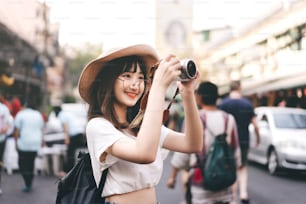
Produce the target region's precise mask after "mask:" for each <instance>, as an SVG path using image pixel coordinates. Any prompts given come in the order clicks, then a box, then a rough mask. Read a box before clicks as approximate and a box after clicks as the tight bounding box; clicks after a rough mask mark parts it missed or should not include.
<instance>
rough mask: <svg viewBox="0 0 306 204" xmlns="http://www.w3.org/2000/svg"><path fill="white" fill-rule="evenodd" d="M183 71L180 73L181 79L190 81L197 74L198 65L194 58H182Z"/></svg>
mask: <svg viewBox="0 0 306 204" xmlns="http://www.w3.org/2000/svg"><path fill="white" fill-rule="evenodd" d="M181 65H182V70H181V71H182V73H181V74H180V75H179V78H178V80H179V81H189V80H191V79H194V78H195V77H196V76H197V67H196V65H195V63H194V61H193V60H191V59H183V60H181Z"/></svg>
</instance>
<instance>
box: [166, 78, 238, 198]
mask: <svg viewBox="0 0 306 204" xmlns="http://www.w3.org/2000/svg"><path fill="white" fill-rule="evenodd" d="M196 97H197V103H198V106H199V108H200V109H199V115H200V117H201V118H202V120H205V121H203V124H205V125H203V128H204V145H203V150H202V152H201V154H200V155H199V156H201V157H203V158H205V154H206V153H207V152H208V150H209V146H210V145H211V144H212V143H213V141H214V137H215V136H216V135H219V134H222V133H223V132H224V131H226V133H227V137H226V139H227V142H228V143H229V144H230V145H231V147H232V148H233V150H234V155H235V159H236V166H237V168H238V167H239V166H240V149H239V144H238V135H237V127H236V123H235V119H234V117H233V116H232V115H230V114H227V113H225V112H224V111H222V110H220V109H218V108H217V106H216V102H217V99H218V97H219V95H218V87H217V86H216V85H215V84H214V83H211V82H209V81H204V82H201V83H200V85H199V87H198V89H197V91H196ZM225 118H227V122H226V121H225V120H226V119H225ZM226 123H227V125H226ZM213 134H214V135H213ZM198 162H199V161H198V158H197V156H196V154H174V155H173V157H172V160H171V164H172V166H173V169H172V173H171V176H170V177H169V180H168V181H171V180H173V181H175V179H176V178H175V176H176V174H177V173H176V172H177V171H179V170H181V169H187V170H189V180H188V183H187V189H186V193H187V194H186V196H185V197H186V199H187V201H186V203H192V204H217V203H218V204H229V203H234V202H235V197H234V194H233V189H232V186H231V187H228V188H225V189H223V190H219V191H210V190H206V189H204V188H203V186H202V181H203V178H202V175H201V170H200V167H199V165H198ZM237 171H238V170H237ZM188 199H189V200H188Z"/></svg>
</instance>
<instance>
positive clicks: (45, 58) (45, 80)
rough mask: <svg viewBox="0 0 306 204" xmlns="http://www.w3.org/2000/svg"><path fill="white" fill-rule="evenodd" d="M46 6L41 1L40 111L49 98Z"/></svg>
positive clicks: (44, 109)
mask: <svg viewBox="0 0 306 204" xmlns="http://www.w3.org/2000/svg"><path fill="white" fill-rule="evenodd" d="M47 12H48V8H47V3H46V1H43V2H42V17H43V31H42V36H43V52H42V56H41V57H40V59H39V60H42V63H43V65H44V68H43V87H42V91H43V93H42V94H43V95H42V111H44V112H47V107H48V99H49V93H48V77H47V67H48V66H49V65H50V62H49V61H50V59H49V55H48V38H49V34H50V33H49V19H48V15H47Z"/></svg>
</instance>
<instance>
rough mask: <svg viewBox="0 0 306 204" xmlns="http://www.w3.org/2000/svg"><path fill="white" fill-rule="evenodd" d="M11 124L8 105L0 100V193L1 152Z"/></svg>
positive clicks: (2, 152) (0, 191)
mask: <svg viewBox="0 0 306 204" xmlns="http://www.w3.org/2000/svg"><path fill="white" fill-rule="evenodd" d="M12 126H13V117H12V115H11V114H10V111H9V109H8V107H7V106H6V105H5V104H3V103H1V102H0V195H1V194H2V188H1V174H2V168H3V154H4V149H5V143H6V138H7V136H8V134H10V133H9V131H10V129H12V128H11V127H12Z"/></svg>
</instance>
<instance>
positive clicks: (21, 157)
mask: <svg viewBox="0 0 306 204" xmlns="http://www.w3.org/2000/svg"><path fill="white" fill-rule="evenodd" d="M21 105H22V108H21V110H20V111H19V112H18V113H17V115H16V117H15V121H14V126H15V132H14V136H15V138H16V147H17V152H18V165H19V171H20V173H21V175H22V177H23V180H24V183H25V186H24V187H23V188H22V191H23V192H25V193H28V192H30V191H31V190H32V184H33V179H34V161H35V157H36V155H37V151H38V150H39V149H40V148H41V146H42V144H43V128H44V120H43V117H42V115H41V113H40V112H39V111H37V110H36V109H35V108H36V107H35V106H34V103H31V101H25V99H24V98H22V99H21Z"/></svg>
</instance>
